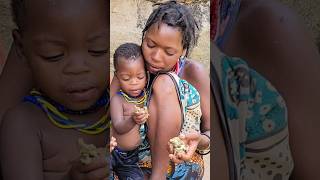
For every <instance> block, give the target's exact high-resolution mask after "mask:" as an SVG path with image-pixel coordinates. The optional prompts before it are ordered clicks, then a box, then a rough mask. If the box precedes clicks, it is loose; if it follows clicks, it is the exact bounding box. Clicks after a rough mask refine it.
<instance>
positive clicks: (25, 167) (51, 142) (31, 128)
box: [0, 103, 109, 180]
mask: <svg viewBox="0 0 320 180" xmlns="http://www.w3.org/2000/svg"><path fill="white" fill-rule="evenodd" d="M102 113H104V110H103V109H102V110H101V111H100V112H99V113H98V114H97V115H95V116H91V117H88V116H87V117H86V116H84V117H83V118H81V119H80V117H79V119H80V120H83V119H85V118H87V119H99V117H100V115H101V114H102ZM12 129H16V130H15V131H13V130H12ZM107 134H109V132H104V133H102V134H99V135H86V134H83V133H80V132H78V131H76V130H72V129H71V130H66V129H61V128H58V127H57V126H55V125H53V123H51V122H50V121H49V120H48V118H47V116H46V115H45V114H44V113H43V112H42V111H41V110H40V109H39V108H37V107H36V106H33V105H31V104H29V103H28V104H27V103H24V104H22V105H19V106H18V107H17V108H15V109H13V110H11V111H10V112H9V113H7V115H6V116H5V119H4V121H3V125H2V129H1V141H2V143H1V145H4V146H6V147H3V148H1V153H0V154H1V157H0V158H1V160H2V161H3V162H4V163H6V161H7V162H8V163H10V162H19V163H15V165H13V164H12V165H11V164H8V166H6V167H2V168H3V170H4V171H15V172H18V173H21V174H24V177H20V178H19V177H17V176H15V177H16V178H18V179H30V178H29V177H32V179H34V180H37V179H39V180H43V179H46V180H51V179H52V180H56V179H70V177H69V171H70V169H71V167H72V165H73V164H74V163H76V161H78V160H79V157H80V148H79V146H78V139H79V138H82V139H83V140H84V141H85V142H86V143H88V144H94V145H95V146H96V147H105V142H106V139H105V138H106V137H108V136H107ZM8 137H10V138H8ZM21 138H23V140H21ZM25 147H32V148H25ZM19 149H25V151H24V153H23V154H21V153H16V152H15V151H16V150H17V151H18V150H19ZM8 159H11V160H9V161H8ZM12 159H15V160H12ZM21 159H23V161H21ZM35 159H37V161H34V160H35ZM31 162H32V163H31ZM13 166H14V167H15V168H12V167H13ZM27 172H28V173H27ZM26 174H27V175H30V176H26ZM35 175H36V176H35Z"/></svg>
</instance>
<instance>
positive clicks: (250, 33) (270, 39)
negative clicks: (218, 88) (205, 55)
mask: <svg viewBox="0 0 320 180" xmlns="http://www.w3.org/2000/svg"><path fill="white" fill-rule="evenodd" d="M255 2H256V3H253V2H252V1H248V0H245V1H243V3H245V4H243V7H244V9H242V10H241V13H240V17H239V22H238V24H237V26H235V31H234V32H233V35H232V36H231V38H230V39H229V41H228V42H227V44H226V46H225V47H226V48H225V52H226V54H228V55H232V56H237V57H241V58H244V59H246V60H247V62H248V64H249V65H250V66H251V67H252V68H253V69H255V70H257V71H258V72H259V73H261V74H262V75H263V76H265V77H266V78H267V79H268V80H270V82H272V84H273V85H274V86H275V87H276V88H277V89H278V90H279V92H280V93H281V94H282V95H283V97H284V99H285V100H286V104H287V107H288V119H289V122H288V123H289V139H290V147H291V152H292V155H293V160H294V166H295V167H294V172H293V176H292V178H295V179H319V178H320V173H319V172H318V171H317V167H318V162H319V161H320V155H319V152H320V143H319V140H318V139H317V138H318V137H319V136H320V132H319V128H320V122H319V121H318V119H319V105H318V104H319V102H320V93H319V92H320V56H319V52H317V48H316V46H315V45H314V43H313V42H312V41H311V39H310V36H309V35H308V33H307V31H306V29H305V28H304V26H303V24H302V23H301V22H300V20H299V19H298V18H297V16H296V15H295V14H294V13H293V12H292V11H291V10H290V9H288V8H287V7H285V6H283V5H281V4H279V3H277V2H275V1H271V0H270V1H255Z"/></svg>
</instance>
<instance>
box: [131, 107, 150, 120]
mask: <svg viewBox="0 0 320 180" xmlns="http://www.w3.org/2000/svg"><path fill="white" fill-rule="evenodd" d="M135 108H136V110H135V111H134V113H133V120H134V121H135V122H136V123H137V124H143V123H145V122H146V121H147V120H148V118H149V113H148V109H147V107H143V108H140V107H137V106H135Z"/></svg>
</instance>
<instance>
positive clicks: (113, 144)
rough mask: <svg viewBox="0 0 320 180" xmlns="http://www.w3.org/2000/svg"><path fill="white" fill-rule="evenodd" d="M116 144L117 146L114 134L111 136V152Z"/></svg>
mask: <svg viewBox="0 0 320 180" xmlns="http://www.w3.org/2000/svg"><path fill="white" fill-rule="evenodd" d="M116 146H117V141H116V138H114V137H113V136H111V140H110V145H109V150H110V152H111V151H113V149H114V148H115V147H116Z"/></svg>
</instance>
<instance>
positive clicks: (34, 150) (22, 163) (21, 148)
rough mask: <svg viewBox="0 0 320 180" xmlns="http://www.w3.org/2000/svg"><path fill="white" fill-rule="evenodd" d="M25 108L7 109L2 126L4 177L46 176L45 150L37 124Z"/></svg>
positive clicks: (6, 179)
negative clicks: (44, 172)
mask: <svg viewBox="0 0 320 180" xmlns="http://www.w3.org/2000/svg"><path fill="white" fill-rule="evenodd" d="M29 114H30V113H27V112H25V110H23V108H15V109H13V110H9V111H7V113H6V114H5V116H4V119H3V123H2V124H1V129H0V159H1V161H0V162H1V173H2V176H3V180H12V179H14V180H24V179H33V180H43V173H42V170H43V167H42V164H43V163H42V151H41V145H40V135H39V130H38V129H37V125H36V124H35V122H34V121H32V120H31V119H30V118H29V119H28V118H26V117H29V116H30V115H29Z"/></svg>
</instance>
